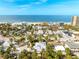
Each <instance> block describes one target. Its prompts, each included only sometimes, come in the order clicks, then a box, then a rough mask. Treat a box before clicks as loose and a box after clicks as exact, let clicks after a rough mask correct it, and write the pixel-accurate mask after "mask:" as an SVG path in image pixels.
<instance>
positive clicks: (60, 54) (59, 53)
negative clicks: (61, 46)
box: [57, 50, 63, 59]
mask: <svg viewBox="0 0 79 59" xmlns="http://www.w3.org/2000/svg"><path fill="white" fill-rule="evenodd" d="M57 55H58V56H59V59H62V55H63V54H62V52H61V50H59V51H57Z"/></svg>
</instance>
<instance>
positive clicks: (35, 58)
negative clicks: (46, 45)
mask: <svg viewBox="0 0 79 59" xmlns="http://www.w3.org/2000/svg"><path fill="white" fill-rule="evenodd" d="M31 57H32V59H37V53H36V50H35V51H34V52H33V53H32V55H31Z"/></svg>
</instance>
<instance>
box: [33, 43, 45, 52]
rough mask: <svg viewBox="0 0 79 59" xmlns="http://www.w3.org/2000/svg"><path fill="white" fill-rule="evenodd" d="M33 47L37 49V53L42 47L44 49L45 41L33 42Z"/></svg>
mask: <svg viewBox="0 0 79 59" xmlns="http://www.w3.org/2000/svg"><path fill="white" fill-rule="evenodd" d="M33 48H34V49H35V50H36V51H37V53H40V52H41V51H42V50H43V49H44V50H46V42H38V43H35V46H34V47H33Z"/></svg>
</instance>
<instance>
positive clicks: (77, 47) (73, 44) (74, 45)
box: [66, 42, 79, 49]
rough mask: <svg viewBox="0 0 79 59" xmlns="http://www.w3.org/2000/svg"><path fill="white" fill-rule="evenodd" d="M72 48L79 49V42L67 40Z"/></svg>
mask: <svg viewBox="0 0 79 59" xmlns="http://www.w3.org/2000/svg"><path fill="white" fill-rule="evenodd" d="M66 44H67V45H68V46H69V47H70V48H71V49H79V44H78V43H74V42H66Z"/></svg>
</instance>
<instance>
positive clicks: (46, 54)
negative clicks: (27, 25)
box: [41, 49, 48, 59]
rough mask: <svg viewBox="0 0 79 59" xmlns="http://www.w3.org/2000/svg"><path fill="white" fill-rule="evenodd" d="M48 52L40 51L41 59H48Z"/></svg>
mask: <svg viewBox="0 0 79 59" xmlns="http://www.w3.org/2000/svg"><path fill="white" fill-rule="evenodd" d="M47 57H48V52H47V51H45V50H44V49H43V50H42V51H41V59H48V58H47Z"/></svg>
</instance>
